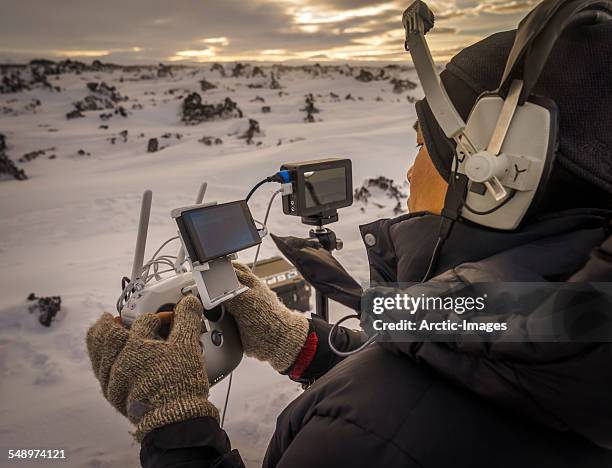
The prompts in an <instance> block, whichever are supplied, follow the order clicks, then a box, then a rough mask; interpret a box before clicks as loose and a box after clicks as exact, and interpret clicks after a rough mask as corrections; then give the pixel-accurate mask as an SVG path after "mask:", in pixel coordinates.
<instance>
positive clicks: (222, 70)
mask: <svg viewBox="0 0 612 468" xmlns="http://www.w3.org/2000/svg"><path fill="white" fill-rule="evenodd" d="M210 71H218V72H219V73H220V74H221V76H222V77H223V78H225V68H223V65H221V64H220V63H213V64H212V67H210Z"/></svg>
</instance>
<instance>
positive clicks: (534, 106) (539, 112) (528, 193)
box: [458, 93, 558, 230]
mask: <svg viewBox="0 0 612 468" xmlns="http://www.w3.org/2000/svg"><path fill="white" fill-rule="evenodd" d="M503 103H504V99H503V98H502V97H500V96H499V95H497V94H491V93H487V94H484V95H482V96H481V97H480V98H479V99H478V101H477V102H476V104H475V105H474V107H473V109H472V111H471V113H470V116H469V119H468V122H467V125H466V130H465V132H466V134H467V135H468V137H469V138H470V141H471V142H472V143H473V144H474V146H475V147H476V148H477V149H480V150H484V149H485V148H486V147H487V144H488V142H489V140H490V138H491V135H492V133H493V131H494V129H495V125H496V122H497V116H498V115H499V113H500V111H501V109H502V106H503ZM557 127H558V122H557V107H556V105H555V103H554V102H553V101H551V100H550V99H545V98H538V97H533V98H532V99H530V101H529V102H526V103H525V104H524V105H522V106H518V107H517V108H516V111H515V114H514V117H513V119H512V122H511V124H510V127H509V128H508V132H507V134H506V138H505V139H504V143H503V145H502V148H501V153H500V156H498V157H503V158H504V159H505V161H504V164H505V170H504V171H503V172H502V173H500V174H499V175H498V179H499V180H500V182H501V184H502V185H503V187H504V188H505V189H506V192H507V195H506V197H505V198H503V199H502V200H499V201H498V200H495V199H494V198H493V197H492V196H491V194H490V193H489V191H483V190H482V185H481V184H476V183H471V184H470V187H469V189H468V194H467V196H466V200H465V203H464V206H463V208H462V212H461V216H462V217H463V218H464V219H467V220H469V221H472V222H474V223H476V224H479V225H482V226H487V227H490V228H494V229H501V230H514V229H516V228H518V227H519V226H520V224H521V222H522V221H523V219H524V218H525V216H526V215H527V213H528V211H529V209H530V207H531V206H532V204H533V203H534V202H535V203H537V200H538V199H539V198H540V195H539V194H541V193H542V191H543V190H545V187H546V182H547V181H548V178H549V177H550V173H551V170H552V165H553V162H554V159H555V155H556V149H557ZM472 157H473V156H472ZM467 164H468V162H467V160H466V161H463V162H462V163H459V165H458V172H459V173H462V174H466V175H468V176H469V172H470V171H468V170H466V169H468V168H467V167H466V166H467Z"/></svg>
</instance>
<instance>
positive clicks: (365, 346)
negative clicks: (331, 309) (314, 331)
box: [327, 314, 379, 357]
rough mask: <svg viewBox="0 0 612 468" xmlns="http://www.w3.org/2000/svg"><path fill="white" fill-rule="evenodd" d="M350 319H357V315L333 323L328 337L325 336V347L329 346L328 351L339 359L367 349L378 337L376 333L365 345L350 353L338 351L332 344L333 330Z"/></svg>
mask: <svg viewBox="0 0 612 468" xmlns="http://www.w3.org/2000/svg"><path fill="white" fill-rule="evenodd" d="M351 318H356V319H358V318H359V315H358V314H352V315H347V316H346V317H342V318H341V319H340V320H338V321H337V322H336V323H334V325H333V326H332V327H331V330H330V331H329V335H327V345H328V346H329V349H331V350H332V352H333V353H334V354H336V355H338V356H340V357H347V356H350V355H352V354H355V353H358V352H359V351H361V350H363V349H365V348H367V347H368V346H370V345H371V344H372V343H373V342H374V340H375V339H376V338H377V337H378V335H379V333H378V332H376V333H375V334H374V335H373V336H371V337H370V338H368V339H367V341H366V342H365V343H363V344H362V345H361V346H359V348H357V349H353V350H352V351H340V350H339V349H337V348H336V347H335V346H334V344H333V343H332V335H333V333H334V330H335V329H337V327H338V326H339V325H340V324H341V323H342V322H344V321H345V320H348V319H351Z"/></svg>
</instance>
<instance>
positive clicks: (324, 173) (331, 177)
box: [304, 167, 346, 208]
mask: <svg viewBox="0 0 612 468" xmlns="http://www.w3.org/2000/svg"><path fill="white" fill-rule="evenodd" d="M304 188H305V190H304V198H305V204H306V208H312V207H315V206H321V205H327V204H328V203H336V202H341V201H344V200H346V169H345V168H344V167H334V168H331V169H321V170H315V171H309V172H305V173H304Z"/></svg>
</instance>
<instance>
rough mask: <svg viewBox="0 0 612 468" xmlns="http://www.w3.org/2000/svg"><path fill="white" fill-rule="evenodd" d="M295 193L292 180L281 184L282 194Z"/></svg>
mask: <svg viewBox="0 0 612 468" xmlns="http://www.w3.org/2000/svg"><path fill="white" fill-rule="evenodd" d="M292 193H293V184H292V183H291V182H287V183H285V184H283V185H281V195H283V196H285V195H291V194H292Z"/></svg>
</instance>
